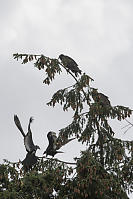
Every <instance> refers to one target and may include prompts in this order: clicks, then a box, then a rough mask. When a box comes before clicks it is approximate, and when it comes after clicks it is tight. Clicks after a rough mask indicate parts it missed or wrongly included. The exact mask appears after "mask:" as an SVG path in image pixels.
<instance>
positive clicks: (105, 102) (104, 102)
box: [92, 93, 111, 106]
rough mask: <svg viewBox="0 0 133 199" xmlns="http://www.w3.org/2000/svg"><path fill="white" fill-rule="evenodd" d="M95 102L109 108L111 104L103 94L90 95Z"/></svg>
mask: <svg viewBox="0 0 133 199" xmlns="http://www.w3.org/2000/svg"><path fill="white" fill-rule="evenodd" d="M92 97H93V99H94V101H95V102H97V103H99V104H101V105H103V106H111V103H110V101H109V99H108V97H107V96H106V95H104V94H103V93H96V94H93V95H92Z"/></svg>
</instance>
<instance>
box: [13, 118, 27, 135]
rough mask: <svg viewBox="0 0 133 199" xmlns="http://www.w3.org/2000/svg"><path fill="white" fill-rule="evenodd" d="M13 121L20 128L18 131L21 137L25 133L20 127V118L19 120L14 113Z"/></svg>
mask: <svg viewBox="0 0 133 199" xmlns="http://www.w3.org/2000/svg"><path fill="white" fill-rule="evenodd" d="M14 122H15V124H16V126H17V127H18V129H19V130H20V132H21V133H22V135H23V137H25V133H24V131H23V129H22V126H21V123H20V120H19V118H18V116H17V115H14Z"/></svg>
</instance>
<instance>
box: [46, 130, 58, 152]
mask: <svg viewBox="0 0 133 199" xmlns="http://www.w3.org/2000/svg"><path fill="white" fill-rule="evenodd" d="M47 137H48V141H49V146H48V147H49V148H52V149H53V150H56V141H57V136H56V133H55V132H52V131H50V132H49V133H48V134H47Z"/></svg>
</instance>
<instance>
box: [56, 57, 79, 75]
mask: <svg viewBox="0 0 133 199" xmlns="http://www.w3.org/2000/svg"><path fill="white" fill-rule="evenodd" d="M59 58H60V60H61V62H62V64H63V65H64V66H65V67H66V68H68V69H69V70H71V71H72V72H73V73H75V76H76V77H77V76H78V73H79V74H81V70H80V69H79V68H78V64H77V63H76V62H75V61H74V60H73V59H72V58H71V57H69V56H67V55H63V54H61V55H59Z"/></svg>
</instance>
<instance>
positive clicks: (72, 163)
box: [38, 156, 76, 165]
mask: <svg viewBox="0 0 133 199" xmlns="http://www.w3.org/2000/svg"><path fill="white" fill-rule="evenodd" d="M38 158H39V159H43V158H45V159H47V160H55V161H56V162H62V163H64V164H71V165H76V163H74V162H66V161H62V160H59V159H57V158H56V159H53V158H47V157H44V156H43V157H38Z"/></svg>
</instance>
